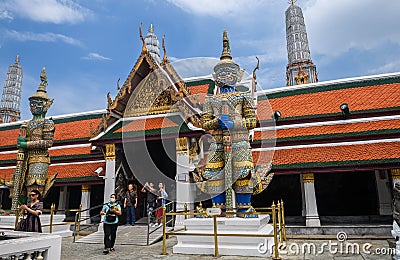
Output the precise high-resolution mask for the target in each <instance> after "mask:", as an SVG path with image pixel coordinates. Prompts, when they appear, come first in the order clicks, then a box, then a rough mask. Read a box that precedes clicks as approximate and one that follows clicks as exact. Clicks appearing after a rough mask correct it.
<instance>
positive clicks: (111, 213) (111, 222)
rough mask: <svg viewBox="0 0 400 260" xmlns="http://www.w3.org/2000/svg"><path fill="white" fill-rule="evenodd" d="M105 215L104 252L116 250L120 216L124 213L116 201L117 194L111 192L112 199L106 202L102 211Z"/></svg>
mask: <svg viewBox="0 0 400 260" xmlns="http://www.w3.org/2000/svg"><path fill="white" fill-rule="evenodd" d="M100 214H101V215H105V216H104V221H103V222H104V226H103V229H104V250H103V254H105V255H106V254H108V253H109V252H110V251H112V252H113V251H115V249H114V244H115V239H116V237H117V228H118V216H120V215H121V214H122V212H121V206H120V205H119V204H118V203H117V202H116V196H115V194H111V196H110V201H109V202H108V203H106V204H104V206H103V209H102V210H101V211H100Z"/></svg>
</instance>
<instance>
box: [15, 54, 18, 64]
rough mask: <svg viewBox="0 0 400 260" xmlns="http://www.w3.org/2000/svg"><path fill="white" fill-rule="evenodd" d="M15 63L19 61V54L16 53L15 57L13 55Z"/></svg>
mask: <svg viewBox="0 0 400 260" xmlns="http://www.w3.org/2000/svg"><path fill="white" fill-rule="evenodd" d="M15 63H17V64H18V63H19V55H17V57H15Z"/></svg>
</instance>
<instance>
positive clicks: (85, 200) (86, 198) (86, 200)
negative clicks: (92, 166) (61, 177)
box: [81, 185, 90, 224]
mask: <svg viewBox="0 0 400 260" xmlns="http://www.w3.org/2000/svg"><path fill="white" fill-rule="evenodd" d="M81 205H82V210H85V209H88V208H90V185H82V196H81ZM87 218H89V219H87ZM81 219H87V220H85V221H82V222H81V224H90V211H89V210H88V211H84V212H82V214H81Z"/></svg>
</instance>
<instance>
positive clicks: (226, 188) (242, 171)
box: [196, 31, 262, 212]
mask: <svg viewBox="0 0 400 260" xmlns="http://www.w3.org/2000/svg"><path fill="white" fill-rule="evenodd" d="M242 74H243V70H241V69H240V68H239V65H237V64H236V63H235V62H234V61H233V60H232V57H231V53H230V47H229V40H228V36H227V32H226V31H224V33H223V51H222V55H221V58H220V61H219V62H218V64H217V65H216V66H215V67H214V78H215V83H216V85H217V87H218V91H219V93H217V94H215V95H210V96H207V97H206V99H205V103H204V107H203V114H202V118H201V119H202V121H201V122H202V128H203V129H204V130H207V131H211V132H212V136H213V141H212V142H211V144H210V149H209V154H208V161H207V164H206V166H205V167H204V168H203V169H202V170H200V171H199V172H200V174H201V177H200V176H197V179H196V181H197V182H198V185H199V186H200V188H201V190H202V191H203V192H206V193H208V194H210V195H211V196H212V201H213V204H214V205H215V206H220V207H224V206H225V207H226V211H232V210H233V208H234V205H233V200H232V190H234V191H235V195H236V203H237V208H238V212H244V211H246V209H249V208H250V199H251V195H252V194H253V192H254V191H255V190H258V192H260V190H262V184H261V180H260V175H259V173H258V172H256V171H255V170H254V164H253V158H252V153H251V147H250V142H249V130H251V129H253V128H255V127H256V122H257V121H256V113H255V105H254V101H253V99H252V97H251V95H250V93H245V92H239V91H236V90H235V85H236V83H238V82H240V80H241V77H242ZM198 177H200V178H198Z"/></svg>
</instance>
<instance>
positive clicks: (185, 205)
mask: <svg viewBox="0 0 400 260" xmlns="http://www.w3.org/2000/svg"><path fill="white" fill-rule="evenodd" d="M183 209H184V211H185V220H186V219H187V216H186V213H187V211H188V209H187V204H186V203H185V204H184V205H183ZM183 229H184V230H185V231H186V230H187V229H186V224H185V221H183Z"/></svg>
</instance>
